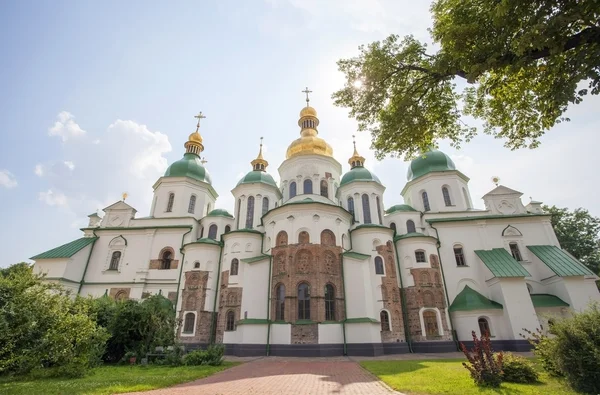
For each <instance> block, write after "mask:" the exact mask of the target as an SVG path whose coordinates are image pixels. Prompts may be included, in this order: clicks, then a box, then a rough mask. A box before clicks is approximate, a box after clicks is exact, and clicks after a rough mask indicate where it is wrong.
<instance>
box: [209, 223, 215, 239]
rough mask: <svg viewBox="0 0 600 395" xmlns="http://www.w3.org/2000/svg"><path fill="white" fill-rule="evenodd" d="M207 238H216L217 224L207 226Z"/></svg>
mask: <svg viewBox="0 0 600 395" xmlns="http://www.w3.org/2000/svg"><path fill="white" fill-rule="evenodd" d="M208 238H209V239H213V240H215V239H216V238H217V225H216V224H212V225H211V226H209V227H208Z"/></svg>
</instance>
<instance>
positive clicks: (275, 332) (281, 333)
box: [270, 324, 292, 344]
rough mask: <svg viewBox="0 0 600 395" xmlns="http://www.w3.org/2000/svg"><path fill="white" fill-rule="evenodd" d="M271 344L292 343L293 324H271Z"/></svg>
mask: <svg viewBox="0 0 600 395" xmlns="http://www.w3.org/2000/svg"><path fill="white" fill-rule="evenodd" d="M270 336H271V344H291V342H292V326H291V325H290V324H271V335H270Z"/></svg>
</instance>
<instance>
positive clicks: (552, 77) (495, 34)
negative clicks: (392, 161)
mask: <svg viewBox="0 0 600 395" xmlns="http://www.w3.org/2000/svg"><path fill="white" fill-rule="evenodd" d="M431 12H432V17H433V28H432V29H431V30H430V33H431V36H432V40H433V42H434V44H435V46H436V47H439V50H437V52H428V49H427V45H426V44H425V43H423V42H421V41H419V40H417V39H415V38H414V37H413V36H405V37H404V38H400V37H399V36H397V35H391V36H389V37H388V38H386V39H385V40H382V41H376V42H373V43H371V44H368V45H366V46H361V47H360V48H359V51H360V53H359V55H358V56H356V57H354V58H351V59H342V60H340V61H338V67H339V69H340V71H342V72H343V73H344V75H345V78H346V82H345V85H344V87H343V88H342V89H341V90H339V91H337V92H335V93H334V94H333V98H334V100H335V104H336V105H338V106H343V107H348V108H349V109H350V116H352V117H354V118H356V120H357V121H358V125H359V130H361V131H366V130H368V131H370V132H371V135H372V139H373V147H374V148H375V150H376V155H377V156H378V157H379V158H382V157H383V156H385V155H388V154H390V155H402V154H407V155H409V156H411V155H414V154H415V153H416V152H418V151H419V150H426V149H427V148H428V147H429V146H430V145H432V144H435V142H436V141H437V140H440V139H449V140H450V141H451V143H452V144H454V145H456V146H458V145H460V143H461V142H463V141H469V140H470V139H471V138H472V137H473V136H475V135H476V133H477V130H476V128H475V127H474V126H473V125H469V124H467V123H465V121H466V120H467V119H468V118H474V119H477V120H479V121H481V122H482V123H483V131H484V132H485V133H488V134H491V135H494V136H496V137H498V138H503V139H504V140H505V146H507V147H508V148H511V149H516V148H522V147H530V148H535V147H537V146H538V144H539V138H540V137H541V136H542V135H543V134H544V133H545V132H546V131H547V130H549V129H550V128H551V127H553V126H554V125H556V124H558V123H560V122H563V121H568V119H567V118H566V117H565V116H564V113H565V111H566V110H567V108H568V106H569V105H570V104H577V103H580V102H581V101H582V100H583V98H584V96H586V95H588V94H593V95H597V94H598V93H599V92H600V0H586V1H577V0H551V1H542V0H532V1H522V0H501V1H498V0H437V1H435V2H434V3H433V4H432V6H431ZM471 121H473V120H472V119H471Z"/></svg>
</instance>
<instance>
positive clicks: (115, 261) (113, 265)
mask: <svg viewBox="0 0 600 395" xmlns="http://www.w3.org/2000/svg"><path fill="white" fill-rule="evenodd" d="M120 260H121V251H115V252H113V253H112V256H111V258H110V266H109V267H108V270H118V269H119V261H120Z"/></svg>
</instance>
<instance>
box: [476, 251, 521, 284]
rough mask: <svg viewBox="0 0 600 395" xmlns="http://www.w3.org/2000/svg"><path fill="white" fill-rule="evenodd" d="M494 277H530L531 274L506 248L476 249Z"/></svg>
mask: <svg viewBox="0 0 600 395" xmlns="http://www.w3.org/2000/svg"><path fill="white" fill-rule="evenodd" d="M475 254H477V256H478V257H479V259H481V260H482V261H483V263H484V264H485V265H486V266H487V268H488V269H490V271H491V272H492V274H493V275H494V277H529V276H531V274H529V272H528V271H527V270H525V268H524V267H523V266H521V264H520V263H519V262H517V261H516V260H515V258H513V257H512V256H511V255H510V254H509V253H508V251H506V250H505V249H504V248H493V249H491V250H475Z"/></svg>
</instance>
